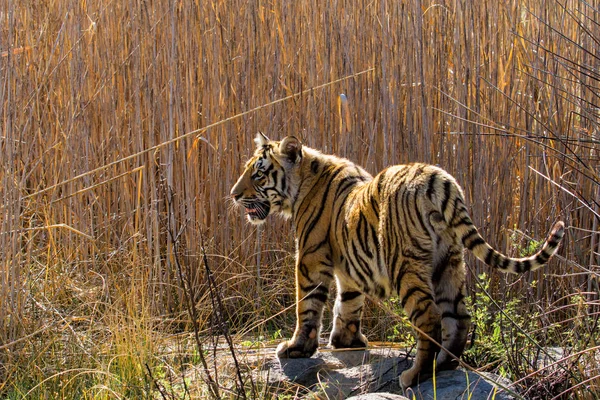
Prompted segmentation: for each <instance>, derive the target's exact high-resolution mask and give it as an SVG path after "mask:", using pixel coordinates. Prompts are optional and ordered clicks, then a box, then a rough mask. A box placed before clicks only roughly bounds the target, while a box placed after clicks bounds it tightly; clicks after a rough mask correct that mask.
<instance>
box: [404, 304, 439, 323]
mask: <svg viewBox="0 0 600 400" xmlns="http://www.w3.org/2000/svg"><path fill="white" fill-rule="evenodd" d="M423 300H427V299H423ZM432 304H433V302H431V301H428V302H427V303H425V307H423V308H421V309H416V310H413V312H412V313H410V316H409V317H408V319H409V320H410V321H412V322H413V323H414V322H415V321H416V320H417V318H419V317H421V316H422V315H423V314H425V313H426V312H427V311H428V310H429V308H430V307H431V305H432Z"/></svg>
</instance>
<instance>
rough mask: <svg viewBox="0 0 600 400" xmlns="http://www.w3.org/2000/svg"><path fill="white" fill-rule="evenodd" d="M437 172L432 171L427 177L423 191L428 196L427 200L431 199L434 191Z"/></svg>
mask: <svg viewBox="0 0 600 400" xmlns="http://www.w3.org/2000/svg"><path fill="white" fill-rule="evenodd" d="M437 177H438V175H437V173H433V174H431V176H430V177H429V181H428V182H427V191H426V192H425V194H427V197H429V200H433V194H434V191H435V182H436V181H437Z"/></svg>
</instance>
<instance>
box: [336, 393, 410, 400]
mask: <svg viewBox="0 0 600 400" xmlns="http://www.w3.org/2000/svg"><path fill="white" fill-rule="evenodd" d="M346 400H410V399H409V398H408V397H404V396H402V395H399V394H394V393H367V394H359V395H358V396H352V397H348V398H347V399H346Z"/></svg>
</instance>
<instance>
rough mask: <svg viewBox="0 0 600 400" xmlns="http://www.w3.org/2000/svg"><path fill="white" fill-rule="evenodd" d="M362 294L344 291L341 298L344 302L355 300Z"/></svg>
mask: <svg viewBox="0 0 600 400" xmlns="http://www.w3.org/2000/svg"><path fill="white" fill-rule="evenodd" d="M360 295H362V293H361V292H343V293H342V294H341V296H340V300H341V301H342V303H344V302H346V301H351V300H354V299H355V298H357V297H358V296H360Z"/></svg>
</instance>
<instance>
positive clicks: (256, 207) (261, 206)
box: [244, 203, 271, 221]
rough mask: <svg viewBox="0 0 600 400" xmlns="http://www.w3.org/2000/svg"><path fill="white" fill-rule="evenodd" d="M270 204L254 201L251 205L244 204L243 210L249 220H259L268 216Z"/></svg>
mask: <svg viewBox="0 0 600 400" xmlns="http://www.w3.org/2000/svg"><path fill="white" fill-rule="evenodd" d="M270 208H271V207H270V205H269V204H265V203H254V204H252V205H247V206H246V205H245V206H244V210H245V211H246V214H247V215H248V218H249V219H250V221H260V220H263V219H265V218H267V216H269V210H270Z"/></svg>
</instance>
